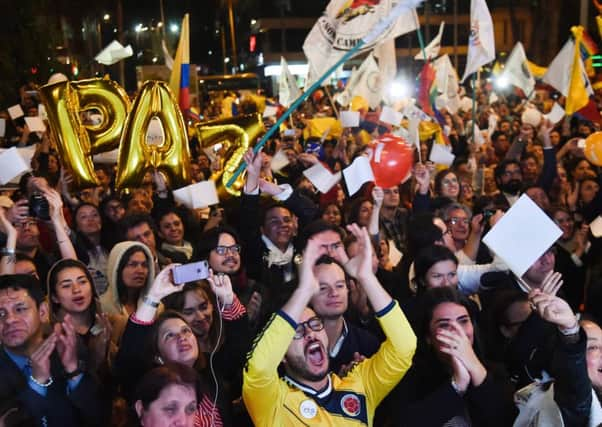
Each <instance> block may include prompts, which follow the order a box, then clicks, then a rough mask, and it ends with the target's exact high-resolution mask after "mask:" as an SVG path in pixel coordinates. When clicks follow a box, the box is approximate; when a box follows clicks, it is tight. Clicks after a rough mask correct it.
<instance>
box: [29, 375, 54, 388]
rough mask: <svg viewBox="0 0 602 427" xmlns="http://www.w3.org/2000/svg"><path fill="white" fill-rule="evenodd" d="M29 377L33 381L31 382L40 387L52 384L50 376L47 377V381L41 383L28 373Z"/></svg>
mask: <svg viewBox="0 0 602 427" xmlns="http://www.w3.org/2000/svg"><path fill="white" fill-rule="evenodd" d="M29 379H30V380H31V381H33V383H34V384H35V385H39V386H40V387H44V388H47V387H50V386H51V385H52V383H53V382H54V380H53V379H52V377H48V381H46V382H45V383H41V382H39V381H38V380H36V379H35V378H34V377H33V375H30V376H29Z"/></svg>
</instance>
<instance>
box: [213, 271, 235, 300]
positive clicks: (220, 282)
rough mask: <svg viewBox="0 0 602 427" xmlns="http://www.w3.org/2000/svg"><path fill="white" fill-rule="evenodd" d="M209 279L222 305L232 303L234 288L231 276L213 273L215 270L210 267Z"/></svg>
mask: <svg viewBox="0 0 602 427" xmlns="http://www.w3.org/2000/svg"><path fill="white" fill-rule="evenodd" d="M207 281H208V282H209V284H210V285H211V290H212V291H213V293H214V294H215V296H216V297H217V300H218V301H219V302H220V303H221V305H222V306H230V305H232V302H233V301H234V291H233V290H232V282H231V281H230V276H228V275H227V274H224V273H217V274H213V270H212V269H209V277H208V278H207Z"/></svg>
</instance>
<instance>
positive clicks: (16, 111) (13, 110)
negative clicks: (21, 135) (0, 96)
mask: <svg viewBox="0 0 602 427" xmlns="http://www.w3.org/2000/svg"><path fill="white" fill-rule="evenodd" d="M8 115H9V116H10V118H11V119H13V120H15V119H18V118H19V117H23V116H24V115H25V113H24V112H23V108H21V105H20V104H17V105H13V106H12V107H8Z"/></svg>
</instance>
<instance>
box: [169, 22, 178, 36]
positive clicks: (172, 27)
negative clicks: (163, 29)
mask: <svg viewBox="0 0 602 427" xmlns="http://www.w3.org/2000/svg"><path fill="white" fill-rule="evenodd" d="M179 29H180V27H179V26H178V24H171V25H170V26H169V31H171V32H172V33H174V34H175V33H177V32H178V30H179Z"/></svg>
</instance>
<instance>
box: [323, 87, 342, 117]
mask: <svg viewBox="0 0 602 427" xmlns="http://www.w3.org/2000/svg"><path fill="white" fill-rule="evenodd" d="M324 92H326V96H327V97H328V100H329V101H330V105H331V106H332V109H333V110H334V114H336V116H337V120H338V119H340V118H341V117H340V115H339V110H338V109H337V106H336V105H335V103H334V100H333V99H332V95H331V94H330V89H328V85H326V86H324Z"/></svg>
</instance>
